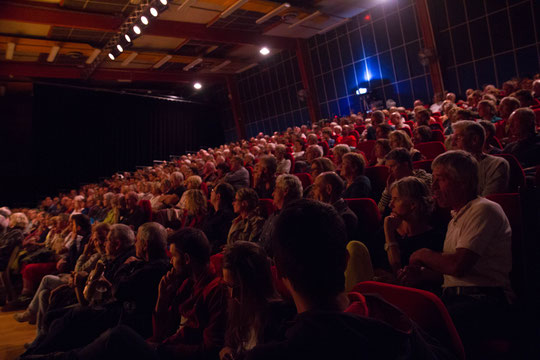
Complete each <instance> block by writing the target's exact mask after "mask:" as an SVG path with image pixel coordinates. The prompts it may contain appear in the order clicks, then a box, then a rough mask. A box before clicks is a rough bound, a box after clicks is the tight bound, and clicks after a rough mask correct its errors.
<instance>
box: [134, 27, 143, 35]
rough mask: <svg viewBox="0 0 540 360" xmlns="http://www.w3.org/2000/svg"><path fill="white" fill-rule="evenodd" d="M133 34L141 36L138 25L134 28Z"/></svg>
mask: <svg viewBox="0 0 540 360" xmlns="http://www.w3.org/2000/svg"><path fill="white" fill-rule="evenodd" d="M133 32H134V33H135V34H137V35H140V34H141V28H140V27H138V26H137V25H135V26H134V27H133Z"/></svg>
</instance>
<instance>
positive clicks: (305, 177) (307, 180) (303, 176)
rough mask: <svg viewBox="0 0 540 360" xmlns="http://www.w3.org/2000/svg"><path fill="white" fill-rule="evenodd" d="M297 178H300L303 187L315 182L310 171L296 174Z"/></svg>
mask: <svg viewBox="0 0 540 360" xmlns="http://www.w3.org/2000/svg"><path fill="white" fill-rule="evenodd" d="M294 175H295V176H296V177H297V178H299V179H300V182H301V183H302V187H303V188H304V189H305V188H307V187H308V186H309V185H311V184H313V178H312V177H311V174H308V173H298V174H294Z"/></svg>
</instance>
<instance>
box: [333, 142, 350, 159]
mask: <svg viewBox="0 0 540 360" xmlns="http://www.w3.org/2000/svg"><path fill="white" fill-rule="evenodd" d="M332 152H333V153H334V155H336V156H338V157H339V158H341V157H343V155H345V154H346V153H349V152H351V148H350V147H349V145H347V144H339V145H336V146H334V149H333V150H332Z"/></svg>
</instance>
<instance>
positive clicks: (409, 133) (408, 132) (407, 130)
mask: <svg viewBox="0 0 540 360" xmlns="http://www.w3.org/2000/svg"><path fill="white" fill-rule="evenodd" d="M399 130H401V131H404V132H405V133H406V134H407V135H409V138H410V139H412V131H411V129H409V128H408V127H404V128H401V129H399Z"/></svg>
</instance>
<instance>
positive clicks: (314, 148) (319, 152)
mask: <svg viewBox="0 0 540 360" xmlns="http://www.w3.org/2000/svg"><path fill="white" fill-rule="evenodd" d="M306 152H310V153H313V155H315V158H319V157H322V156H323V154H324V152H323V149H322V147H320V146H319V145H309V146H308V148H307V150H306Z"/></svg>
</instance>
